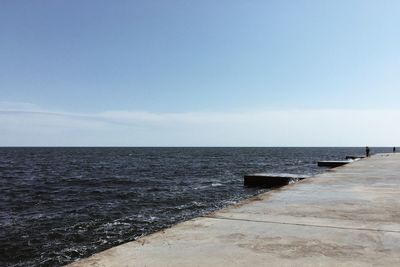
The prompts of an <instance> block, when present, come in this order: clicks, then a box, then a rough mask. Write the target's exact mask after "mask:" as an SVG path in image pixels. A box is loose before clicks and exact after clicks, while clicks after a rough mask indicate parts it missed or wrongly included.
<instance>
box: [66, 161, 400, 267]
mask: <svg viewBox="0 0 400 267" xmlns="http://www.w3.org/2000/svg"><path fill="white" fill-rule="evenodd" d="M70 266H400V155H399V154H388V155H386V154H385V155H376V156H373V157H370V158H366V159H363V160H360V161H355V162H353V163H351V164H348V165H345V166H342V167H338V168H335V169H333V170H332V171H329V172H326V173H324V174H321V175H318V176H316V177H313V178H310V179H306V180H303V181H301V182H299V183H296V184H292V185H288V186H285V187H282V188H281V189H279V190H274V191H270V192H267V193H264V194H262V195H259V196H257V197H255V198H253V199H249V200H246V201H244V202H242V203H240V204H238V205H235V206H233V207H228V208H225V209H223V210H221V211H218V212H215V213H213V214H209V215H208V216H206V217H201V218H196V219H193V220H190V221H187V222H184V223H181V224H178V225H176V226H174V227H172V228H170V229H166V230H164V231H161V232H157V233H154V234H152V235H149V236H146V237H143V238H141V239H140V240H137V241H134V242H129V243H126V244H123V245H121V246H117V247H115V248H112V249H109V250H106V251H104V252H101V253H98V254H95V255H93V256H91V257H89V258H87V259H84V260H81V261H78V262H75V263H73V264H71V265H70Z"/></svg>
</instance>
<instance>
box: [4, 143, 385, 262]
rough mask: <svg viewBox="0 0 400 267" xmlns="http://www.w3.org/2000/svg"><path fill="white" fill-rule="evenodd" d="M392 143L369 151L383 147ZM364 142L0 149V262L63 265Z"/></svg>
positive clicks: (308, 169) (312, 170)
mask: <svg viewBox="0 0 400 267" xmlns="http://www.w3.org/2000/svg"><path fill="white" fill-rule="evenodd" d="M389 151H390V149H389V148H379V149H373V150H372V152H389ZM363 152H364V150H363V148H0V266H32V265H34V266H60V265H63V264H66V263H68V262H71V261H73V260H75V259H78V258H82V257H86V256H89V255H90V254H93V253H95V252H98V251H101V250H104V249H107V248H109V247H112V246H115V245H118V244H121V243H124V242H127V241H131V240H135V239H137V238H138V237H140V236H143V235H146V234H149V233H151V232H154V231H157V230H159V229H162V228H165V227H168V226H171V225H173V224H175V223H178V222H181V221H183V220H187V219H190V218H193V217H196V216H200V215H202V214H205V213H208V212H210V211H213V210H216V209H219V208H221V207H224V206H227V205H229V204H232V203H235V202H237V201H240V200H242V199H244V198H247V197H250V196H253V195H255V194H258V193H260V192H262V191H263V190H262V189H259V188H258V189H257V188H245V187H243V180H242V179H243V175H244V174H246V173H253V172H286V173H297V174H316V173H319V172H322V171H324V169H321V168H318V167H317V166H316V162H317V161H318V160H321V159H343V158H344V157H345V156H346V155H353V154H362V153H363Z"/></svg>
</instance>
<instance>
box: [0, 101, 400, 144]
mask: <svg viewBox="0 0 400 267" xmlns="http://www.w3.org/2000/svg"><path fill="white" fill-rule="evenodd" d="M399 117H400V110H253V111H244V112H188V113H152V112H134V111H106V112H101V113H94V114H83V113H70V112H56V111H50V110H45V109H42V108H40V107H38V106H36V105H32V104H29V103H13V104H10V103H8V104H4V102H2V103H0V145H2V146H8V145H37V146H42V145H48V146H57V145H67V146H68V145H76V146H103V145H104V146H113V145H115V146H362V145H366V144H369V145H387V146H391V145H396V144H399V143H400V142H399V141H400V140H399V137H398V135H399V133H400V126H399V124H398V123H397V122H396V121H397V119H398V118H399Z"/></svg>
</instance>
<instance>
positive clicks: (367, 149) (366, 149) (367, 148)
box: [365, 146, 369, 157]
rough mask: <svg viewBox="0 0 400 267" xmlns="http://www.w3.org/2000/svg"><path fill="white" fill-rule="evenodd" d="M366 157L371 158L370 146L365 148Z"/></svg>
mask: <svg viewBox="0 0 400 267" xmlns="http://www.w3.org/2000/svg"><path fill="white" fill-rule="evenodd" d="M365 155H366V156H367V157H369V147H368V146H366V147H365Z"/></svg>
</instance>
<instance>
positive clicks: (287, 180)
mask: <svg viewBox="0 0 400 267" xmlns="http://www.w3.org/2000/svg"><path fill="white" fill-rule="evenodd" d="M305 178H309V176H306V175H298V174H290V173H253V174H247V175H245V176H244V178H243V184H244V185H245V186H262V187H266V188H273V187H281V186H285V185H288V184H291V183H295V182H298V181H300V180H303V179H305Z"/></svg>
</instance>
